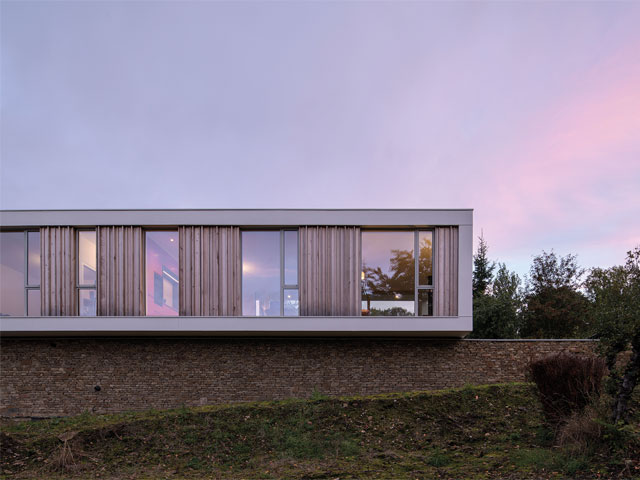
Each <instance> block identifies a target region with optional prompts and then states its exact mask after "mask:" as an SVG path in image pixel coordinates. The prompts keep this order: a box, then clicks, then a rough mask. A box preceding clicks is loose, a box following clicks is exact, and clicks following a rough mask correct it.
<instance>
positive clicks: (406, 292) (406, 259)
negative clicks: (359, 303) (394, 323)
mask: <svg viewBox="0 0 640 480" xmlns="http://www.w3.org/2000/svg"><path fill="white" fill-rule="evenodd" d="M389 264H390V269H389V273H388V274H387V273H385V272H384V271H383V270H382V267H380V266H377V267H370V266H368V265H367V264H366V263H363V265H362V271H363V273H364V278H363V281H362V296H363V300H366V302H367V310H369V312H370V315H391V316H403V315H413V312H410V311H408V310H406V309H404V308H402V307H399V306H398V307H391V308H387V309H385V310H382V309H377V308H371V301H402V300H405V301H406V300H410V301H413V298H414V289H415V274H416V271H415V268H416V264H415V257H414V254H413V250H401V249H394V250H391V258H390V260H389ZM432 264H433V261H432V244H431V239H430V238H422V239H421V242H420V256H419V260H418V272H419V275H420V277H419V278H420V283H421V284H423V285H429V284H431V278H432V266H433V265H432Z"/></svg>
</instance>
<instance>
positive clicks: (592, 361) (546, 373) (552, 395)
mask: <svg viewBox="0 0 640 480" xmlns="http://www.w3.org/2000/svg"><path fill="white" fill-rule="evenodd" d="M606 370H607V368H606V364H605V362H604V360H602V359H601V358H598V357H591V356H581V355H573V354H566V353H560V354H556V355H551V356H548V357H545V358H542V359H540V360H535V361H533V362H531V363H530V364H529V375H530V376H531V378H532V379H533V381H534V382H535V383H536V385H537V387H538V394H539V396H540V401H541V402H542V408H543V409H544V413H545V416H546V418H547V421H548V422H549V423H551V424H553V425H559V424H560V423H563V422H565V421H566V420H567V419H568V418H569V417H570V416H571V414H572V413H574V412H581V411H582V410H583V409H584V407H586V406H587V405H588V404H589V402H590V401H591V400H592V399H593V398H595V397H598V396H600V393H601V390H602V379H603V377H604V375H605V373H606Z"/></svg>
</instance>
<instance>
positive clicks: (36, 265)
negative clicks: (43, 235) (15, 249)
mask: <svg viewBox="0 0 640 480" xmlns="http://www.w3.org/2000/svg"><path fill="white" fill-rule="evenodd" d="M27 249H28V252H29V254H28V256H27V266H28V269H27V285H29V286H31V287H39V286H40V232H27ZM38 295H40V292H38ZM30 310H32V309H30ZM33 311H34V312H35V306H34V309H33ZM34 315H35V313H34ZM37 315H40V309H39V308H38V313H37Z"/></svg>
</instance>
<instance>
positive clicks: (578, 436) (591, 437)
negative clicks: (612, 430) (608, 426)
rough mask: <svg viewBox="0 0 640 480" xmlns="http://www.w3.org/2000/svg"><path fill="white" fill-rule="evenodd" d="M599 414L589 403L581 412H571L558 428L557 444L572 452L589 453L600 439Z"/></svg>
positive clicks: (601, 426)
mask: <svg viewBox="0 0 640 480" xmlns="http://www.w3.org/2000/svg"><path fill="white" fill-rule="evenodd" d="M599 416H600V415H599V413H598V411H597V410H596V409H595V408H594V407H593V406H591V405H588V406H587V407H586V408H585V409H584V410H583V411H582V412H573V414H572V415H571V416H570V417H569V418H568V419H567V421H566V422H565V423H564V424H563V425H562V426H561V427H560V428H559V430H558V445H560V446H562V447H565V448H566V449H567V450H568V451H570V452H572V453H578V454H586V453H589V451H590V450H592V449H593V448H595V447H596V445H597V444H598V443H599V442H600V441H601V439H602V435H603V425H602V423H601V422H600V421H599V419H598V417H599Z"/></svg>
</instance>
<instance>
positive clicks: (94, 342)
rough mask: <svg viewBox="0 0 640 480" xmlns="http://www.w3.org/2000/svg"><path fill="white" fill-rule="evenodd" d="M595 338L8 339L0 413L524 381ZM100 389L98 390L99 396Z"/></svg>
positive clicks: (1, 358)
mask: <svg viewBox="0 0 640 480" xmlns="http://www.w3.org/2000/svg"><path fill="white" fill-rule="evenodd" d="M596 345H597V344H596V342H591V341H575V340H566V341H565V340H562V341H548V340H542V341H540V340H538V341H515V340H514V341H495V340H489V341H474V340H442V339H423V338H411V339H407V338H387V339H379V338H375V339H374V338H348V339H335V338H331V339H328V338H322V339H320V338H318V339H312V338H304V339H303V338H196V339H194V338H161V339H157V338H91V339H87V338H73V339H56V338H4V339H2V341H1V350H0V416H5V417H7V416H12V417H51V416H64V415H75V414H79V413H82V412H84V411H90V412H94V413H114V412H120V411H124V410H142V409H148V408H158V409H160V408H173V407H179V406H181V405H188V406H191V405H202V404H207V403H217V402H234V401H247V400H272V399H282V398H290V397H309V396H310V395H311V393H312V392H313V391H314V390H317V391H320V392H322V393H324V394H328V395H358V394H361V395H366V394H375V393H385V392H400V391H411V390H428V389H440V388H447V387H459V386H462V385H464V384H467V383H469V384H483V383H495V382H510V381H523V380H524V379H525V373H524V371H525V366H526V364H527V363H528V362H529V361H530V360H532V359H534V358H539V357H542V356H545V355H548V354H551V353H556V352H561V351H570V352H575V353H583V354H585V353H593V352H594V350H595V347H596ZM96 387H100V389H99V390H97V389H96Z"/></svg>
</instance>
